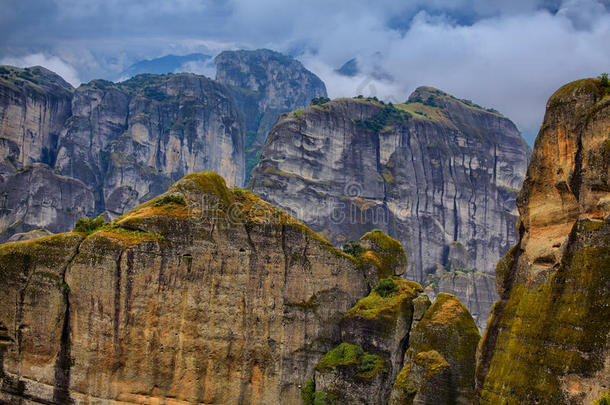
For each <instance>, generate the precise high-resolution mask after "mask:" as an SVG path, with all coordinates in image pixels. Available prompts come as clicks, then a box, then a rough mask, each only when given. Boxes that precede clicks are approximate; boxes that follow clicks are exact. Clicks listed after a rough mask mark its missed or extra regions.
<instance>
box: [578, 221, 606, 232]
mask: <svg viewBox="0 0 610 405" xmlns="http://www.w3.org/2000/svg"><path fill="white" fill-rule="evenodd" d="M603 226H604V221H584V222H583V227H584V229H585V231H587V232H594V231H597V230H599V229H601V228H602V227H603Z"/></svg>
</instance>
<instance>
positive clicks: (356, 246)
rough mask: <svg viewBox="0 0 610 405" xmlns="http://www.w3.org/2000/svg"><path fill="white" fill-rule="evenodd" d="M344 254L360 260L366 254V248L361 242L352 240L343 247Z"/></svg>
mask: <svg viewBox="0 0 610 405" xmlns="http://www.w3.org/2000/svg"><path fill="white" fill-rule="evenodd" d="M343 252H345V253H347V254H348V255H351V256H354V257H355V258H358V257H359V256H360V254H361V253H362V252H364V248H363V247H362V245H360V242H357V241H355V240H350V241H348V242H346V243H345V244H344V245H343Z"/></svg>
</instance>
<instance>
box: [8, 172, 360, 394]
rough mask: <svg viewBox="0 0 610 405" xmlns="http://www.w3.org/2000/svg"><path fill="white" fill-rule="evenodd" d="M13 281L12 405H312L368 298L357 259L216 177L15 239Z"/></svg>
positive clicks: (201, 177)
mask: <svg viewBox="0 0 610 405" xmlns="http://www.w3.org/2000/svg"><path fill="white" fill-rule="evenodd" d="M0 274H1V276H2V280H4V282H5V288H2V289H1V291H0V321H1V322H2V324H1V325H0V345H1V346H0V349H2V350H0V362H1V366H2V367H1V368H0V370H1V375H0V377H2V384H1V387H2V393H1V394H0V398H1V399H3V400H5V401H9V402H10V401H16V400H18V399H19V398H28V399H30V400H34V401H39V402H44V401H55V403H67V401H69V400H72V401H74V403H90V402H91V401H94V402H95V401H108V402H109V403H119V402H120V403H143V402H146V403H151V402H155V401H166V402H168V403H176V404H178V403H210V404H237V403H240V404H243V403H253V404H270V403H280V402H281V403H283V404H299V403H301V400H300V391H299V388H300V387H301V386H304V385H305V382H306V379H307V378H309V376H311V375H312V374H313V371H314V366H315V365H316V363H317V362H318V360H319V359H320V358H321V357H322V356H323V354H324V353H326V352H327V351H329V350H330V349H332V348H333V347H334V345H336V344H337V343H338V342H339V341H340V339H341V331H340V322H341V321H342V319H343V314H344V313H345V312H347V310H348V309H349V308H350V307H351V306H353V305H354V304H355V303H356V301H357V300H358V299H359V298H361V297H363V296H365V295H366V294H367V292H368V286H367V283H366V278H365V277H364V273H363V272H362V270H361V269H360V268H359V267H358V265H357V260H356V259H354V258H352V257H350V256H348V255H345V254H343V253H341V252H339V251H337V250H336V249H335V248H334V247H333V246H332V245H330V244H329V243H328V242H326V241H325V240H323V239H321V238H320V237H319V236H317V235H316V234H315V233H313V232H312V231H310V230H309V229H308V228H306V227H305V226H303V225H302V224H301V223H299V222H297V221H296V220H294V219H292V218H290V217H289V216H287V215H286V214H285V213H283V212H281V211H278V210H276V209H274V208H272V207H271V206H270V205H269V204H267V203H265V202H263V201H261V200H259V199H258V198H256V197H255V196H253V195H251V194H250V193H248V192H245V191H240V190H234V191H230V190H229V189H227V188H226V187H225V185H224V182H223V180H222V179H221V178H220V177H218V176H217V175H215V174H213V173H209V172H204V173H198V174H193V175H189V176H187V177H186V178H184V179H183V180H181V181H179V182H178V183H176V184H175V185H174V186H172V188H171V189H170V190H169V191H168V193H167V194H164V195H163V196H160V197H158V198H156V199H155V200H152V201H150V202H148V203H145V204H143V205H141V206H139V207H137V208H136V209H135V210H133V211H131V212H130V213H128V214H127V215H125V216H124V217H122V218H121V219H120V220H118V221H116V222H114V223H112V224H105V225H103V226H102V227H101V228H100V229H98V230H97V231H94V232H93V233H90V234H84V233H67V234H60V235H53V236H48V237H44V238H41V239H33V240H28V241H24V242H14V243H7V244H5V245H2V246H1V247H0ZM280 399H281V400H280ZM44 403H48V402H44Z"/></svg>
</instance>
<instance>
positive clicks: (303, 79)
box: [214, 49, 326, 182]
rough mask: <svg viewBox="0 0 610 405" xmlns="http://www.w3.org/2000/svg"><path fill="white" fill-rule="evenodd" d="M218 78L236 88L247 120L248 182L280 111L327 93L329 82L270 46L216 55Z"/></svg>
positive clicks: (295, 107)
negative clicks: (269, 48)
mask: <svg viewBox="0 0 610 405" xmlns="http://www.w3.org/2000/svg"><path fill="white" fill-rule="evenodd" d="M214 61H215V62H216V80H218V82H220V83H223V84H225V85H227V86H228V87H229V88H230V89H231V90H232V92H233V95H234V97H235V100H236V101H237V105H238V106H239V109H240V111H241V112H242V113H243V115H244V119H245V124H246V182H247V179H248V177H249V174H250V170H252V168H253V167H254V166H255V165H256V163H257V162H258V160H259V156H260V152H261V150H262V148H263V145H264V144H265V139H266V138H267V134H268V133H269V130H271V127H272V126H273V124H275V122H276V121H277V119H278V117H279V116H280V114H282V113H284V112H288V111H292V110H296V109H298V108H304V107H307V106H309V104H310V102H311V100H312V99H313V98H315V97H326V86H325V85H324V83H323V82H322V80H320V79H319V78H318V77H317V76H316V75H315V74H313V73H311V72H310V71H309V70H307V69H305V67H303V65H302V64H301V62H299V61H297V60H295V59H292V58H290V57H288V56H285V55H282V54H281V53H278V52H274V51H270V50H268V49H258V50H255V51H225V52H222V53H220V54H219V55H218V56H216V58H215V59H214Z"/></svg>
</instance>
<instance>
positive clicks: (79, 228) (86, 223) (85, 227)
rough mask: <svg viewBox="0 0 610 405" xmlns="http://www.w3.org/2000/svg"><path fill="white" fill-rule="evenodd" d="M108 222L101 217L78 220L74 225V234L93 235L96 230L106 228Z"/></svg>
mask: <svg viewBox="0 0 610 405" xmlns="http://www.w3.org/2000/svg"><path fill="white" fill-rule="evenodd" d="M107 224H108V222H106V220H105V219H104V217H102V216H101V215H100V216H99V217H97V218H95V219H92V218H79V219H78V220H77V221H76V224H75V225H74V232H82V233H86V234H90V233H93V232H95V231H97V230H98V229H100V228H102V227H103V226H106V225H107Z"/></svg>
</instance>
